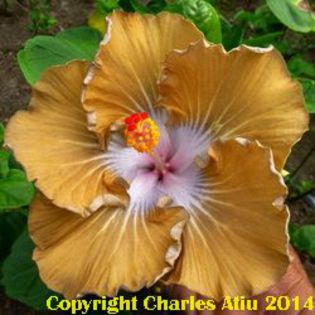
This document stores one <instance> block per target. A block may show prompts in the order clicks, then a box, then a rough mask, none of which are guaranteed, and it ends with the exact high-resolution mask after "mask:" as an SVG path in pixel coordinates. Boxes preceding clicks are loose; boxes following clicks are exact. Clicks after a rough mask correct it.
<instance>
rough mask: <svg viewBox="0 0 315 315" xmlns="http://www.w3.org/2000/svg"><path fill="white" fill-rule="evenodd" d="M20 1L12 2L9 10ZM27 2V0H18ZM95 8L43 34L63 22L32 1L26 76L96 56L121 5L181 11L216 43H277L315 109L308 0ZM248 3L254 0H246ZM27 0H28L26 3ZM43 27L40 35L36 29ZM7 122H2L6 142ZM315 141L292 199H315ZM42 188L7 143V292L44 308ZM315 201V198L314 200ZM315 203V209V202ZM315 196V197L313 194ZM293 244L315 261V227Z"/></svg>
mask: <svg viewBox="0 0 315 315" xmlns="http://www.w3.org/2000/svg"><path fill="white" fill-rule="evenodd" d="M11 2H12V1H4V4H3V5H4V9H5V10H8V9H9V7H10V5H12V3H11ZM17 2H18V3H20V2H19V1H17ZM94 2H95V3H94V10H93V11H92V12H91V13H90V15H89V16H88V17H87V21H88V26H82V27H78V28H70V29H66V30H62V31H60V32H59V33H57V34H56V35H55V36H51V35H42V33H44V34H45V33H47V32H49V30H50V29H51V28H53V27H55V26H56V25H58V21H57V19H55V18H54V17H53V15H52V14H51V11H50V9H51V6H50V1H48V0H33V1H28V2H27V7H25V8H26V10H28V14H29V18H30V24H29V29H30V31H31V32H33V34H34V37H33V38H31V39H30V40H28V41H27V42H26V43H25V45H24V48H23V49H21V50H20V51H19V53H18V56H17V60H18V63H19V66H20V69H21V71H22V72H23V74H24V77H25V79H26V81H27V82H28V83H29V84H30V85H33V84H34V83H35V82H36V81H37V80H38V79H39V78H40V76H41V74H42V72H43V71H44V70H45V69H47V68H48V67H50V66H52V65H58V64H64V63H66V62H68V61H70V60H72V59H82V60H93V59H94V55H95V53H96V51H97V48H98V44H99V42H100V40H101V38H102V36H103V34H104V32H105V31H106V23H105V16H106V15H107V14H109V13H110V12H111V11H113V10H115V9H119V10H124V11H128V12H139V13H140V14H146V13H151V14H157V13H158V12H160V11H169V12H175V13H178V14H181V15H183V16H185V17H186V18H187V19H189V20H191V21H192V22H194V23H195V24H196V26H197V27H198V28H199V29H200V30H201V31H202V32H203V33H204V35H205V37H206V38H207V39H208V40H209V41H210V42H213V43H222V45H223V46H224V47H225V49H226V50H230V49H233V48H235V47H237V46H239V45H241V44H246V45H252V46H260V47H267V46H269V45H274V46H275V47H276V48H277V49H278V50H279V51H280V52H281V53H282V54H283V55H284V57H285V59H286V61H287V64H288V69H289V71H290V72H291V74H292V76H293V77H294V78H296V79H297V80H299V82H300V83H301V85H302V86H303V90H304V95H305V100H306V104H305V105H306V108H307V110H308V111H309V113H310V114H311V115H314V114H315V66H314V63H313V61H314V60H312V53H311V52H312V51H313V50H314V49H315V40H314V39H315V38H314V32H315V18H314V13H312V9H314V8H312V7H311V4H310V3H309V2H308V1H296V0H266V1H260V2H259V3H260V5H258V6H257V5H256V6H255V8H254V9H252V8H250V7H246V8H243V7H239V9H238V10H236V11H232V12H231V11H229V10H228V9H227V7H228V6H229V2H233V1H224V0H221V1H220V0H169V1H166V0H146V1H140V0H95V1H94ZM245 2H246V1H245ZM20 4H21V3H20ZM38 33H40V35H36V34H38ZM4 132H5V130H4V127H3V125H0V142H1V146H2V144H3V136H4ZM314 151H315V147H314V146H313V147H311V149H310V150H309V152H307V153H306V154H305V157H304V158H303V159H302V161H301V164H300V165H298V167H297V168H296V169H293V170H291V169H289V171H291V172H289V173H288V174H287V175H286V177H285V179H286V182H287V184H288V185H289V188H290V196H289V199H288V200H289V202H294V201H296V200H300V199H301V198H304V197H308V198H312V196H313V195H312V194H313V193H314V188H315V183H314V182H313V181H309V180H308V181H306V180H301V179H300V178H299V176H298V172H299V170H300V169H301V168H302V167H303V165H304V163H305V162H306V161H307V160H308V159H310V158H311V157H312V154H313V153H314ZM34 193H35V189H34V185H33V183H30V182H28V181H27V179H26V176H25V173H24V171H23V170H22V169H21V167H20V166H19V165H18V163H17V162H16V161H15V160H14V158H13V156H12V154H11V153H10V151H9V150H8V149H7V148H2V149H0V265H1V275H2V279H1V285H2V286H3V288H4V290H5V292H6V294H7V295H8V296H10V297H12V298H14V299H17V300H19V301H21V302H23V303H25V304H26V305H28V306H31V307H33V308H34V309H38V310H40V309H44V308H45V299H46V297H47V296H48V295H49V294H51V292H50V291H49V290H48V288H46V286H45V285H44V284H43V283H42V282H41V280H40V278H39V275H38V270H37V267H36V265H35V264H34V262H33V261H32V259H31V255H32V251H33V248H34V244H33V242H32V241H31V239H30V237H29V235H28V232H27V227H26V221H27V215H28V205H29V204H30V202H31V200H32V198H33V196H34ZM314 199H315V198H314ZM314 199H313V206H312V207H314V208H315V201H314ZM310 200H312V199H310ZM290 234H291V242H292V244H293V245H294V246H295V247H296V248H297V249H299V251H300V252H301V253H303V254H305V255H307V256H308V257H310V259H311V261H312V259H314V260H315V225H312V224H307V225H299V224H291V226H290Z"/></svg>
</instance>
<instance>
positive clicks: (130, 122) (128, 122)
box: [125, 116, 133, 125]
mask: <svg viewBox="0 0 315 315" xmlns="http://www.w3.org/2000/svg"><path fill="white" fill-rule="evenodd" d="M132 122H133V120H132V116H129V117H127V118H125V124H126V125H130V124H132Z"/></svg>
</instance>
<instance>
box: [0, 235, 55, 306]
mask: <svg viewBox="0 0 315 315" xmlns="http://www.w3.org/2000/svg"><path fill="white" fill-rule="evenodd" d="M33 250H34V244H33V242H32V240H31V239H30V237H29V235H28V232H27V230H26V229H25V230H24V232H23V233H22V234H21V235H20V236H19V238H18V239H17V240H16V242H15V243H14V245H13V247H12V251H11V254H10V255H9V256H8V258H7V259H6V260H5V261H4V263H3V266H2V273H3V280H2V283H3V285H4V288H5V292H6V294H7V295H8V296H9V297H11V298H13V299H15V300H18V301H20V302H22V303H24V304H26V305H28V306H30V307H33V308H35V309H37V310H43V309H46V300H47V298H48V297H49V296H50V295H52V294H54V293H53V292H52V291H50V290H49V289H48V288H47V287H46V286H45V284H44V283H43V282H42V281H41V279H40V277H39V274H38V269H37V266H36V264H35V262H34V261H33V260H32V253H33ZM54 295H55V294H54Z"/></svg>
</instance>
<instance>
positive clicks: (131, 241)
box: [29, 195, 187, 298]
mask: <svg viewBox="0 0 315 315" xmlns="http://www.w3.org/2000/svg"><path fill="white" fill-rule="evenodd" d="M186 219H187V215H186V212H185V211H184V210H183V209H181V208H163V209H155V210H152V211H150V212H148V213H137V212H130V211H126V209H123V208H117V207H112V208H109V209H106V210H105V211H104V209H99V210H98V211H96V212H94V213H93V214H92V215H91V216H89V217H88V218H82V217H81V216H79V215H77V214H75V213H72V212H70V211H66V210H64V209H61V208H58V207H56V206H54V205H53V204H52V203H51V202H50V201H49V200H47V199H46V198H45V197H43V196H42V195H37V197H36V198H35V200H34V202H33V204H32V206H31V212H30V218H29V230H30V234H31V237H32V238H33V240H34V242H35V244H36V245H37V248H36V249H35V252H34V255H33V258H34V260H35V261H36V263H37V265H38V267H39V272H40V276H41V278H42V279H43V281H44V282H45V283H46V285H47V286H48V287H49V288H51V289H52V290H55V291H57V292H60V293H62V294H63V295H65V296H66V297H67V298H75V297H77V296H78V295H80V294H84V293H96V294H98V295H110V296H113V295H116V294H117V291H118V290H119V288H123V289H126V290H130V291H137V290H140V289H141V288H142V287H144V286H150V285H152V284H153V283H154V282H156V281H157V280H158V279H159V278H160V277H162V276H163V275H165V274H166V273H167V272H169V271H170V269H171V268H172V267H173V264H174V262H175V260H176V259H177V257H178V255H179V253H180V251H181V243H180V237H181V234H182V230H183V226H184V223H185V221H186Z"/></svg>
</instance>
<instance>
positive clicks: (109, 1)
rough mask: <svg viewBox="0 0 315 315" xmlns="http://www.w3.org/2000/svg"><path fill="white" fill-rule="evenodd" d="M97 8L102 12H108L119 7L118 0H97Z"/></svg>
mask: <svg viewBox="0 0 315 315" xmlns="http://www.w3.org/2000/svg"><path fill="white" fill-rule="evenodd" d="M95 3H96V10H97V11H99V12H100V13H105V14H108V13H110V12H111V11H113V10H115V9H118V8H119V1H118V0H96V1H95Z"/></svg>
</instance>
